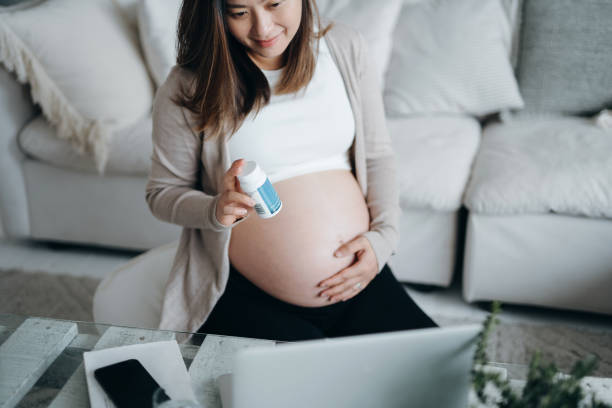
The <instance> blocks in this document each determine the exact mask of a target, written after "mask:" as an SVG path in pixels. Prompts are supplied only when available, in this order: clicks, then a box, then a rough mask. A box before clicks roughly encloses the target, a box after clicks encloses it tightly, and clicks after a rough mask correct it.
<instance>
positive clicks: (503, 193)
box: [466, 118, 612, 218]
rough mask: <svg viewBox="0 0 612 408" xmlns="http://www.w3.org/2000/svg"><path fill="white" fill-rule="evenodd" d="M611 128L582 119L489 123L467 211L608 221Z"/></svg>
mask: <svg viewBox="0 0 612 408" xmlns="http://www.w3.org/2000/svg"><path fill="white" fill-rule="evenodd" d="M611 152H612V129H605V128H600V127H598V126H596V125H594V123H593V122H592V121H590V120H587V119H582V118H555V119H553V118H549V119H538V120H525V121H516V122H512V123H508V124H500V123H493V124H490V125H489V126H487V127H486V128H485V129H484V133H483V140H482V143H481V147H480V150H479V152H478V156H477V158H476V162H475V164H474V170H473V174H472V178H471V181H470V184H469V187H468V190H467V192H466V205H467V207H468V208H469V209H470V210H472V211H475V212H478V213H485V214H527V213H549V212H555V213H564V214H570V215H581V216H587V217H605V218H612V154H611Z"/></svg>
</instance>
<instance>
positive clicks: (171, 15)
mask: <svg viewBox="0 0 612 408" xmlns="http://www.w3.org/2000/svg"><path fill="white" fill-rule="evenodd" d="M180 5H181V1H180V0H143V1H141V3H140V10H139V13H138V25H139V29H140V39H141V42H142V44H143V49H144V52H145V56H146V59H147V63H148V64H149V69H150V70H151V73H152V75H153V78H154V80H155V82H156V84H157V85H158V86H159V85H161V84H162V83H163V82H164V81H165V79H166V77H167V76H168V73H169V72H170V69H171V68H172V66H173V65H174V64H175V63H176V26H177V22H178V14H179V9H180ZM317 5H318V6H319V13H320V14H321V16H322V17H325V18H327V19H329V20H335V21H339V22H342V23H344V24H347V25H349V26H351V27H352V28H354V29H356V30H357V31H359V32H361V34H362V35H363V36H364V38H365V40H366V42H367V43H368V45H369V51H370V55H371V57H372V58H373V59H374V60H375V61H376V66H377V69H378V71H379V80H380V83H381V84H382V83H383V76H384V73H385V71H386V69H387V64H388V61H389V56H390V53H391V42H392V32H393V28H394V27H395V23H396V21H397V18H398V15H399V11H400V8H401V6H402V0H385V1H384V2H375V1H372V0H334V1H329V0H318V1H317Z"/></svg>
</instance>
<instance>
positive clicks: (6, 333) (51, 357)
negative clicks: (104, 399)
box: [0, 314, 288, 407]
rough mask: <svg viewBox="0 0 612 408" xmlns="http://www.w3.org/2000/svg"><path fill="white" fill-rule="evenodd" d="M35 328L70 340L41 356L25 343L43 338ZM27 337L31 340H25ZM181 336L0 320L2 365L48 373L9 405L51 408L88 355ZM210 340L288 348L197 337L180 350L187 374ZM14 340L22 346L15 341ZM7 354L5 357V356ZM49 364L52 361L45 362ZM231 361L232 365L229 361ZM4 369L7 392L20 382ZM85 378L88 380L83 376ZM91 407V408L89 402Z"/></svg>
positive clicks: (85, 324)
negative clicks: (61, 333)
mask: <svg viewBox="0 0 612 408" xmlns="http://www.w3.org/2000/svg"><path fill="white" fill-rule="evenodd" d="M33 322H34V323H37V324H38V323H40V324H39V325H38V326H34V327H40V329H41V330H47V331H48V332H53V333H54V334H55V332H54V330H55V329H56V328H58V329H57V330H60V331H61V330H68V331H70V332H69V333H68V335H67V337H66V341H65V344H62V346H60V347H58V346H57V345H56V346H54V347H55V348H56V349H53V350H46V351H45V350H41V349H40V347H39V346H38V344H37V343H35V344H29V343H28V342H27V341H25V342H24V341H23V340H24V339H27V338H28V337H29V338H33V337H36V336H37V333H36V332H35V331H34V332H33V331H32V330H31V329H32V323H33ZM24 333H25V336H23V335H24ZM179 333H180V332H173V331H168V330H157V329H143V328H134V327H124V326H116V325H109V324H99V323H92V322H80V321H68V320H59V319H51V318H42V317H41V318H38V317H26V316H17V315H12V314H0V359H2V358H6V356H7V355H11V354H13V355H15V356H17V360H24V359H25V360H28V361H26V362H25V364H24V365H25V366H32V364H34V366H40V367H42V368H41V369H40V370H39V371H41V370H42V371H41V372H37V373H35V374H33V375H34V376H35V377H36V378H32V377H31V375H30V377H28V375H24V380H23V381H30V382H31V384H29V385H28V386H27V389H22V390H21V391H17V394H16V395H10V394H9V397H8V398H14V399H18V401H17V404H16V405H10V404H9V405H8V406H16V407H47V406H49V405H50V404H51V403H52V402H54V400H55V399H56V398H57V397H58V394H59V393H60V392H62V391H63V389H64V388H66V387H67V384H68V383H69V381H71V377H73V376H74V375H75V373H77V370H79V369H80V367H81V366H82V363H83V353H84V352H86V351H91V350H101V349H105V348H110V347H116V346H120V345H131V344H139V343H149V342H155V341H163V340H172V339H174V338H175V337H176V335H177V334H179ZM11 336H13V337H11ZM208 336H211V338H215V340H216V341H217V342H221V343H222V342H226V343H232V342H234V343H236V342H238V343H239V344H240V345H241V346H242V345H249V344H252V345H257V344H260V343H264V344H265V343H272V344H273V345H276V344H281V343H288V342H280V341H271V340H261V339H250V338H245V337H233V336H222V335H208V334H205V333H192V337H191V338H190V339H189V341H187V342H186V343H183V344H179V349H180V352H181V355H182V357H183V361H184V363H185V366H186V368H187V370H189V368H190V366H191V365H192V363H193V362H194V359H195V358H196V356H197V355H198V351H199V350H200V348H201V346H202V344H203V343H204V341H205V339H206V338H207V337H208ZM11 339H13V340H15V339H18V340H17V341H11ZM9 343H10V344H9ZM26 343H28V344H26ZM30 351H32V352H30ZM2 354H4V356H3V355H2ZM41 356H43V357H41ZM35 359H39V360H40V361H38V362H36V361H29V360H35ZM45 359H46V361H44V360H45ZM13 360H14V359H13ZM225 360H227V359H226V358H225ZM11 363H12V364H11V365H14V364H13V363H14V361H12V362H11ZM2 365H3V364H0V383H1V384H2V385H3V386H6V385H7V383H14V382H15V381H16V380H15V378H14V377H15V373H14V370H15V369H14V367H11V369H10V370H11V371H10V372H9V369H8V367H7V366H8V364H5V367H4V368H3V367H2ZM17 371H19V370H17ZM19 375H21V373H19V372H18V373H17V376H19ZM81 376H83V375H82V374H81ZM20 381H22V380H20ZM23 381H22V382H23ZM17 382H19V381H17ZM82 382H83V384H84V378H82ZM68 385H69V384H68ZM0 388H2V387H0ZM8 388H10V387H8ZM83 388H85V387H83ZM0 391H1V390H0ZM84 392H85V393H86V392H87V391H86V390H84ZM85 395H86V394H85ZM6 398H7V396H6V394H2V393H0V405H2V406H4V405H3V402H5V401H2V400H3V399H6ZM68 406H71V405H68ZM79 406H80V405H79ZM85 406H88V401H87V405H85ZM207 406H214V404H209V405H207Z"/></svg>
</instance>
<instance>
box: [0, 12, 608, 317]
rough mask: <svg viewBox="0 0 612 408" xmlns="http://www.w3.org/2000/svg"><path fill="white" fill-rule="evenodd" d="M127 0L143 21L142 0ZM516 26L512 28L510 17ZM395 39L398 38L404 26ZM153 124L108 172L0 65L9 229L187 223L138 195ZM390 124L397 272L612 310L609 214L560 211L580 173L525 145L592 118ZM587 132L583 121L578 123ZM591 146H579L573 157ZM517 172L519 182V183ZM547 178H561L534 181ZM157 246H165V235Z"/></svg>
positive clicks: (33, 231) (114, 155)
mask: <svg viewBox="0 0 612 408" xmlns="http://www.w3.org/2000/svg"><path fill="white" fill-rule="evenodd" d="M121 3H122V5H123V6H124V8H125V9H124V10H125V12H126V15H128V16H129V18H131V20H132V24H134V25H135V24H136V14H135V10H136V7H137V0H125V1H122V2H121ZM504 5H505V6H506V9H507V10H510V11H512V10H516V9H517V7H518V2H517V0H504ZM512 37H513V38H514V39H516V38H517V32H516V31H515V33H514V35H513V36H512ZM394 42H395V43H394V46H396V47H397V46H398V44H399V45H401V39H398V38H394ZM513 44H514V43H513ZM389 86H390V84H387V89H388V88H389ZM483 123H484V124H485V127H484V136H483V132H482V131H481V125H482V124H483ZM534 123H535V122H534ZM537 123H539V125H537V126H542V123H543V122H537ZM151 126H152V125H151V119H150V116H149V117H145V118H143V119H142V120H140V121H138V122H137V123H135V124H134V125H133V126H131V127H129V128H127V129H124V130H123V134H122V137H116V138H115V139H114V142H113V143H114V144H113V145H112V146H111V154H110V155H109V160H108V163H107V166H106V172H105V174H104V175H103V176H102V175H99V174H98V172H97V170H96V165H95V164H94V163H93V161H91V160H90V159H89V158H86V157H83V156H79V155H77V154H76V153H74V151H73V149H72V148H71V146H70V145H69V143H68V142H66V141H64V140H60V139H58V138H57V137H56V136H55V129H54V127H53V126H52V125H50V124H49V122H48V121H47V120H46V119H45V117H44V115H42V114H41V112H40V109H38V108H37V107H36V106H35V105H34V104H33V103H32V100H31V98H30V95H29V88H28V86H27V85H21V84H19V83H18V82H17V81H16V79H15V77H14V76H13V75H12V74H11V73H9V72H7V71H6V70H5V69H3V68H0V141H1V143H2V148H1V149H0V213H1V216H2V224H3V227H4V232H5V235H6V236H8V237H9V238H15V239H37V240H50V241H64V242H72V243H82V244H94V245H102V246H110V247H118V248H130V249H141V250H148V249H151V248H157V247H159V246H160V245H163V244H167V243H171V242H173V241H176V240H177V239H178V236H179V234H180V229H179V227H178V226H175V225H170V224H166V223H163V222H161V221H159V220H157V219H155V218H154V217H153V216H152V215H151V214H150V212H149V209H148V208H147V205H146V202H145V199H144V188H145V184H146V179H147V173H148V169H149V157H150V152H151V140H150V136H149V135H150V132H151ZM388 126H389V131H390V134H391V136H392V139H393V143H394V146H395V148H396V153H397V157H398V169H399V181H400V200H401V206H402V211H403V212H402V219H401V242H400V246H399V248H398V251H397V254H396V255H395V256H393V257H392V258H391V260H390V264H391V266H392V267H393V270H394V273H395V274H396V276H397V277H398V278H399V279H400V280H402V281H405V282H412V283H422V284H429V285H436V286H448V285H449V284H450V283H451V281H452V279H453V277H458V275H457V274H456V272H457V271H460V270H461V269H462V267H463V291H464V296H465V298H466V299H467V300H468V301H478V300H492V299H500V300H502V301H506V302H509V303H522V304H535V305H543V306H550V307H562V308H568V309H575V310H586V311H594V312H600V313H612V297H610V296H609V295H608V294H609V293H610V292H611V291H612V250H611V248H612V245H611V244H612V221H610V218H611V217H612V214H603V213H599V214H598V215H597V216H591V215H581V214H580V211H576V212H575V213H572V212H571V211H572V209H573V207H572V205H571V203H570V205H569V206H568V207H567V208H562V209H560V210H561V211H562V212H564V213H563V214H556V213H552V212H551V207H550V206H551V205H554V204H555V202H554V201H547V199H549V198H552V196H553V195H552V194H550V190H554V189H555V188H558V189H561V190H563V189H564V185H563V183H564V182H565V181H570V185H572V186H574V185H576V183H575V182H576V180H572V177H571V175H560V176H559V177H558V178H555V179H554V180H553V179H546V180H544V179H537V178H536V177H533V174H538V171H550V169H552V168H553V167H550V166H548V164H546V163H544V164H543V165H542V166H541V167H538V155H537V154H533V155H529V154H527V155H526V156H525V157H523V156H524V155H522V153H521V152H525V151H526V152H533V149H534V148H536V149H537V148H541V149H550V147H551V146H553V147H554V146H555V144H554V140H555V137H558V133H555V132H554V129H556V128H559V127H561V128H567V127H568V126H569V127H571V126H575V127H576V129H578V130H580V126H582V127H583V130H584V127H585V126H586V127H589V126H591V124H590V122H588V121H585V120H582V119H574V120H572V119H563V120H559V121H558V120H555V119H550V120H549V121H548V122H546V123H545V125H544V126H545V128H546V129H549V130H552V131H551V134H550V138H551V139H549V142H550V143H552V145H551V144H550V143H548V144H547V143H542V144H541V145H539V146H538V145H537V144H531V143H530V140H536V139H537V135H538V132H539V130H538V129H540V130H541V128H537V127H534V126H536V125H534V124H533V123H529V122H521V123H518V124H514V125H512V126H509V125H507V124H500V123H499V121H497V120H490V117H487V118H484V119H483V117H482V116H474V115H469V114H453V113H448V114H447V113H438V114H432V115H413V116H410V117H397V115H389V117H388ZM532 129H533V130H532ZM589 131H592V132H595V133H598V132H599V133H598V135H599V136H598V137H599V138H600V139H602V140H601V145H600V148H601V147H602V146H603V147H606V146H607V147H608V148H610V150H608V151H612V143H610V144H606V143H608V142H607V141H605V140H603V139H604V138H602V137H600V136H601V134H603V133H601V132H606V131H605V130H601V129H598V128H595V127H593V128H589ZM505 133H512V134H518V135H523V137H520V138H514V139H512V141H511V146H509V147H508V149H507V150H503V149H501V151H502V152H503V151H505V152H506V155H504V154H499V152H500V150H499V149H498V148H499V147H500V145H502V146H506V145H505V144H504V143H507V142H508V140H509V138H507V137H502V135H503V134H505ZM580 135H581V133H580V131H578V133H576V137H578V138H580V137H582V136H580ZM570 137H571V136H570ZM481 139H482V140H483V142H482V143H481ZM510 139H511V138H510ZM609 140H612V135H610V137H609ZM512 143H514V145H512ZM534 146H535V147H534ZM589 149H590V148H585V150H584V152H585V154H589V152H590V151H591V150H589ZM546 151H547V152H548V154H549V155H552V156H554V155H555V154H556V153H555V152H554V151H552V150H546ZM514 154H516V156H513V155H514ZM559 154H561V152H559ZM519 156H520V157H521V159H525V161H524V162H523V163H528V162H529V160H531V163H532V164H533V166H532V167H535V170H534V171H535V173H530V172H527V171H525V172H524V173H522V172H521V170H522V169H521V168H519V169H516V170H517V172H515V173H512V172H506V173H503V172H501V173H500V174H499V177H500V178H499V179H494V178H493V179H492V178H491V177H495V176H496V173H495V168H496V164H498V165H499V168H505V169H506V170H507V169H508V166H505V165H503V162H506V163H509V164H510V167H511V165H512V163H514V161H515V160H516V159H517V157H519ZM608 156H609V155H608ZM559 157H561V156H559ZM563 157H565V156H563ZM586 159H588V156H587V157H586V158H585V157H583V156H581V155H580V154H577V155H576V160H579V161H580V160H586ZM598 160H600V161H599V162H598V163H600V164H601V165H602V166H603V167H602V169H607V170H609V169H610V167H609V162H608V163H605V162H604V161H605V159H604V158H601V157H599V158H598ZM547 166H548V167H547ZM605 166H608V167H605ZM531 170H533V169H531ZM592 171H593V172H594V173H596V172H597V171H598V169H597V167H593V169H592ZM504 177H506V178H504ZM521 177H523V178H524V179H522V181H524V182H525V183H518V184H514V185H513V184H512V182H515V181H516V179H517V178H518V179H520V178H521ZM578 180H579V179H578ZM543 181H551V182H553V183H555V184H553V185H552V186H550V187H547V188H540V184H539V183H541V182H543ZM572 182H573V183H574V184H572ZM524 186H529V188H530V189H531V190H529V191H531V192H535V191H539V192H540V193H541V194H540V197H539V198H538V199H539V201H538V202H537V203H536V204H533V205H532V206H529V205H523V203H521V202H520V199H521V197H520V194H514V192H513V191H512V189H514V188H516V189H518V192H519V193H520V192H525V191H522V189H523V187H524ZM507 192H510V193H512V194H506V193H507ZM527 193H529V192H527ZM527 193H526V194H527ZM565 193H567V194H563V195H562V197H561V198H559V199H560V200H566V199H569V200H571V199H572V192H565ZM577 193H578V194H583V192H582V191H577ZM607 194H608V195H609V194H610V193H609V192H608V193H607ZM527 195H529V194H527ZM604 195H605V194H604ZM575 198H580V196H577V197H575ZM513 200H514V201H513ZM500 203H502V204H503V205H501V204H500ZM489 204H490V205H489ZM576 205H579V200H576ZM603 205H604V206H605V205H606V204H605V202H604V203H603ZM552 208H553V209H554V208H555V207H554V206H553V207H552ZM466 209H468V210H469V215H468V216H467V217H466V216H465V215H466V213H467V212H466ZM466 219H467V221H466ZM466 222H467V225H466ZM466 229H467V233H466ZM464 241H465V252H464V244H463V243H464ZM162 248H163V250H164V253H166V254H167V253H169V252H168V248H169V247H168V246H163V247H162ZM170 248H171V246H170ZM157 255H159V254H158V253H157V252H156V250H155V249H153V250H152V252H151V253H150V256H151V257H153V258H151V259H154V258H155V257H156V256H157ZM464 255H465V262H463V257H464ZM141 259H142V258H141ZM146 259H149V258H146ZM165 262H166V263H167V260H166V261H165ZM156 264H159V263H156ZM162 264H163V263H162ZM127 269H130V268H127ZM132 269H133V268H132ZM136 269H138V267H136ZM115 275H116V274H114V275H113V276H115ZM160 276H164V275H163V273H160ZM109 279H110V278H109Z"/></svg>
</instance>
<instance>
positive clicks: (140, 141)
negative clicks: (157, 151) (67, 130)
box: [19, 115, 153, 176]
mask: <svg viewBox="0 0 612 408" xmlns="http://www.w3.org/2000/svg"><path fill="white" fill-rule="evenodd" d="M152 123H153V122H152V120H151V117H150V116H149V117H147V118H145V119H142V120H140V121H139V122H136V123H135V124H133V125H131V126H128V127H127V128H125V129H123V130H121V131H120V132H118V133H117V134H116V135H115V137H113V139H112V143H111V145H110V150H109V156H108V162H107V165H106V170H105V174H107V175H130V176H146V175H148V172H149V168H150V166H151V153H152V151H153V145H152V139H151V130H152V126H153V125H152ZM19 146H20V147H21V150H23V152H24V153H25V154H27V155H29V156H30V157H32V158H35V159H37V160H40V161H42V162H44V163H48V164H51V165H53V166H57V167H61V168H65V169H74V170H76V171H85V172H91V173H97V172H98V171H97V169H96V163H95V162H94V161H93V160H91V158H90V157H89V156H86V155H80V154H79V153H77V152H76V151H75V150H74V149H73V148H72V146H71V145H70V143H69V142H68V141H67V140H64V139H59V138H58V137H57V135H56V130H55V128H54V127H53V126H52V125H51V124H49V122H48V121H47V120H46V119H45V118H44V117H43V116H42V115H40V116H38V117H37V118H35V119H34V120H32V121H31V122H30V123H29V124H28V125H26V126H25V127H24V128H23V130H22V131H21V132H20V133H19Z"/></svg>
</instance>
